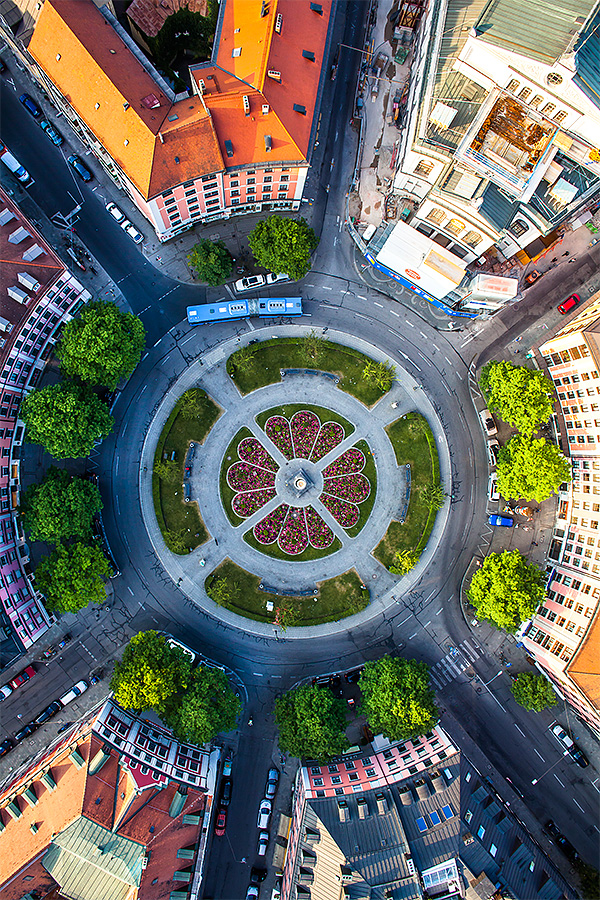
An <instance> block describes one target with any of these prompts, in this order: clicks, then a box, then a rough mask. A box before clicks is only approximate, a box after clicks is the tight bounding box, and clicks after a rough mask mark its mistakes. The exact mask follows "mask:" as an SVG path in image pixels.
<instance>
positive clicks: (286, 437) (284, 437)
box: [265, 416, 294, 459]
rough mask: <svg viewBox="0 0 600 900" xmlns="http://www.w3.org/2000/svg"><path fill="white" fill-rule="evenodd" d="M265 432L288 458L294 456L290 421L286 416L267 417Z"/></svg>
mask: <svg viewBox="0 0 600 900" xmlns="http://www.w3.org/2000/svg"><path fill="white" fill-rule="evenodd" d="M265 432H266V435H267V437H268V438H269V440H270V441H272V442H273V443H274V444H275V446H276V447H277V449H278V450H279V451H280V452H281V453H282V454H283V455H284V456H285V458H286V459H293V458H294V448H293V446H292V435H291V433H290V423H289V422H288V420H287V419H286V418H285V417H284V416H271V417H270V418H269V419H267V422H266V424H265Z"/></svg>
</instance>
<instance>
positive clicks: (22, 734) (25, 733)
mask: <svg viewBox="0 0 600 900" xmlns="http://www.w3.org/2000/svg"><path fill="white" fill-rule="evenodd" d="M36 727H37V726H36V725H35V723H34V722H30V723H29V725H25V727H24V728H21V730H20V731H17V733H16V734H15V741H16V742H17V743H19V741H22V740H23V738H26V737H29V735H30V734H33V732H34V731H35V729H36Z"/></svg>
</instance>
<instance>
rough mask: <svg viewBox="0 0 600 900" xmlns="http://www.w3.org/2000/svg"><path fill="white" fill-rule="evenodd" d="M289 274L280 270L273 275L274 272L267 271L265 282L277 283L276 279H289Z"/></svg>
mask: <svg viewBox="0 0 600 900" xmlns="http://www.w3.org/2000/svg"><path fill="white" fill-rule="evenodd" d="M289 280H290V276H289V275H286V273H285V272H280V273H279V275H275V273H274V272H269V274H268V275H267V284H277V282H278V281H289Z"/></svg>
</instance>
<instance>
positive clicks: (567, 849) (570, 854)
mask: <svg viewBox="0 0 600 900" xmlns="http://www.w3.org/2000/svg"><path fill="white" fill-rule="evenodd" d="M554 843H555V844H556V846H557V847H559V848H560V849H561V850H562V852H563V853H564V854H565V856H566V857H567V859H570V860H571V862H577V860H578V859H579V853H578V852H577V850H576V849H575V847H574V846H573V844H572V843H571V842H570V841H568V840H567V839H566V837H565V836H564V834H559V835H557V836H556V837H555V838H554Z"/></svg>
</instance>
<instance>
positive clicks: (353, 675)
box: [344, 666, 364, 684]
mask: <svg viewBox="0 0 600 900" xmlns="http://www.w3.org/2000/svg"><path fill="white" fill-rule="evenodd" d="M363 668H364V667H363V666H359V667H358V669H350V671H349V672H346V674H345V675H344V681H346V682H347V683H348V684H356V683H357V682H358V680H359V678H360V676H361V675H362V670H363Z"/></svg>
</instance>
